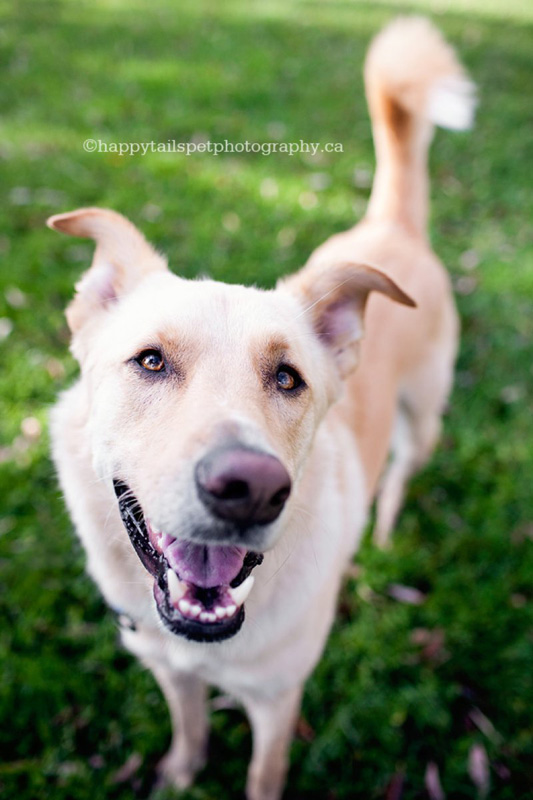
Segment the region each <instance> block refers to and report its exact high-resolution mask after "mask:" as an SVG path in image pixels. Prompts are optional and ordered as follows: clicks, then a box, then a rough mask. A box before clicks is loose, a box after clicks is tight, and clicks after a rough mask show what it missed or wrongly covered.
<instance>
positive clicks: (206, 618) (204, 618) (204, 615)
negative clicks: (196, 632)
mask: <svg viewBox="0 0 533 800" xmlns="http://www.w3.org/2000/svg"><path fill="white" fill-rule="evenodd" d="M209 616H210V615H209V613H208V612H207V611H202V613H201V614H200V622H209Z"/></svg>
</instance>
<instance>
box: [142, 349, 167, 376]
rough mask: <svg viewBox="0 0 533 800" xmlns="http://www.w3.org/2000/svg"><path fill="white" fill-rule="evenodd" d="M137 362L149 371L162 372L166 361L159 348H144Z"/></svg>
mask: <svg viewBox="0 0 533 800" xmlns="http://www.w3.org/2000/svg"><path fill="white" fill-rule="evenodd" d="M137 363H138V364H139V365H140V366H141V367H142V368H143V369H146V370H148V371H149V372H162V371H163V370H164V369H165V362H164V361H163V356H162V355H161V353H160V352H159V350H144V351H143V352H142V353H141V354H140V355H139V356H138V357H137Z"/></svg>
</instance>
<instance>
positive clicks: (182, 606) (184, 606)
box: [178, 598, 191, 614]
mask: <svg viewBox="0 0 533 800" xmlns="http://www.w3.org/2000/svg"><path fill="white" fill-rule="evenodd" d="M178 608H179V610H180V611H181V612H182V614H188V613H189V612H190V610H191V604H190V603H189V601H188V600H186V599H185V598H183V599H182V600H180V601H179V603H178Z"/></svg>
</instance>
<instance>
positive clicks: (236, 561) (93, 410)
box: [48, 208, 413, 641]
mask: <svg viewBox="0 0 533 800" xmlns="http://www.w3.org/2000/svg"><path fill="white" fill-rule="evenodd" d="M48 224H49V225H50V227H52V228H55V229H57V230H60V231H63V232H64V233H68V234H70V235H73V236H86V237H90V238H92V239H94V240H95V241H96V244H97V247H96V251H95V256H94V260H93V263H92V266H91V268H90V269H89V270H88V272H87V273H86V274H85V275H84V276H83V278H82V280H81V281H80V283H79V284H78V286H77V293H76V296H75V298H74V300H73V301H72V303H71V305H70V306H69V308H68V311H67V319H68V323H69V326H70V329H71V331H72V351H73V353H74V355H75V356H76V358H77V359H78V361H79V362H80V365H81V370H82V385H83V386H84V388H85V392H86V402H87V404H88V407H89V409H90V413H89V420H88V426H89V429H88V434H89V436H90V441H91V448H92V454H93V461H94V468H95V470H96V472H97V474H98V476H99V477H100V478H101V479H103V480H107V481H109V485H110V486H111V485H113V486H114V490H115V493H116V496H117V499H118V506H119V510H120V513H121V516H122V519H123V521H124V525H125V529H126V530H127V532H128V534H129V536H130V539H131V542H132V544H133V546H134V548H135V549H136V551H137V554H138V555H139V557H140V559H141V561H142V563H143V564H144V566H145V567H146V569H147V570H148V571H149V572H150V573H151V574H152V575H153V577H154V597H155V602H156V604H157V608H158V611H159V613H160V615H161V618H162V619H163V621H164V622H165V624H166V625H167V626H168V627H169V628H170V629H171V630H172V631H174V632H175V633H179V634H183V635H185V636H187V637H189V638H192V639H196V640H202V641H212V640H217V639H218V640H220V639H224V638H227V637H229V636H231V635H233V634H234V633H235V632H236V631H237V630H238V629H239V628H240V626H241V625H242V622H243V619H244V602H245V600H246V597H247V595H248V593H249V591H250V589H251V586H252V583H253V580H254V578H253V576H252V575H251V572H252V569H253V568H254V567H255V566H256V565H257V564H259V563H260V562H261V559H262V555H261V554H262V552H263V551H265V550H267V549H268V548H270V547H272V546H273V545H274V543H275V542H276V541H277V540H278V538H279V537H280V536H281V534H282V530H283V527H284V524H285V523H286V521H287V520H288V519H289V518H290V516H291V513H292V512H291V508H292V503H293V496H294V487H295V486H296V485H297V484H298V480H299V478H300V475H301V473H302V470H303V468H304V465H305V462H306V458H307V456H308V454H309V452H310V450H311V448H312V445H313V438H314V435H315V431H316V429H317V427H318V425H319V424H320V422H321V420H322V419H323V417H324V415H325V414H326V411H327V410H328V408H329V406H330V405H331V404H332V403H333V402H334V401H335V399H336V398H337V397H338V395H339V393H340V391H341V387H342V379H343V378H344V377H345V376H346V375H347V374H348V373H349V372H351V371H352V370H353V368H354V367H355V366H356V363H357V352H358V343H359V341H360V339H361V336H362V318H363V312H364V307H365V303H366V300H367V297H368V295H369V293H370V292H371V291H372V290H375V291H378V292H382V293H384V294H386V295H388V296H389V297H391V298H392V299H394V300H397V301H399V302H401V303H405V304H407V305H413V303H412V301H411V300H410V298H408V297H407V296H406V295H405V294H404V293H403V292H402V291H401V290H400V289H399V288H398V287H397V286H396V284H394V283H393V281H392V280H390V279H389V278H388V277H386V276H385V275H383V274H382V273H380V272H378V271H376V270H374V269H371V268H369V267H366V266H361V265H353V264H344V265H338V266H331V267H329V268H326V267H317V268H315V269H309V268H308V269H305V270H302V272H300V273H298V274H297V275H295V276H293V277H292V278H290V279H288V280H286V281H284V282H282V283H281V284H280V285H279V286H278V287H277V288H276V289H275V290H274V291H262V290H259V289H257V288H245V287H243V286H235V285H226V284H221V283H216V282H214V281H209V280H197V281H188V280H183V279H181V278H179V277H177V276H176V275H173V274H172V273H171V272H170V271H169V270H168V269H167V265H166V261H165V259H164V258H163V257H162V256H160V255H159V254H158V253H156V252H155V251H154V250H153V249H152V247H151V246H150V245H149V244H148V243H147V242H146V241H145V239H144V238H143V236H142V235H141V234H140V233H139V231H138V230H137V229H136V228H135V227H134V226H133V225H132V224H131V223H130V222H128V221H127V220H126V219H125V218H124V217H122V216H120V215H119V214H117V213H115V212H112V211H107V210H103V209H96V208H93V209H80V210H78V211H74V212H72V213H69V214H62V215H58V216H55V217H52V218H51V219H50V220H49V223H48Z"/></svg>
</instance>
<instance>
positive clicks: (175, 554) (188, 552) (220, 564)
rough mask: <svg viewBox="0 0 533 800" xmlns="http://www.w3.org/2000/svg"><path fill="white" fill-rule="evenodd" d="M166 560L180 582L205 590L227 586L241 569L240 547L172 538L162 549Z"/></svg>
mask: <svg viewBox="0 0 533 800" xmlns="http://www.w3.org/2000/svg"><path fill="white" fill-rule="evenodd" d="M163 552H164V555H165V558H166V559H167V561H168V563H169V564H170V566H171V567H172V569H173V570H174V571H175V572H177V574H178V577H179V578H180V579H181V580H182V581H188V582H189V583H194V584H195V585H196V586H201V587H202V588H204V589H210V588H212V587H213V586H227V585H228V584H229V583H231V581H232V580H233V578H236V577H237V575H238V574H239V572H240V571H241V569H242V564H243V561H244V556H245V555H246V550H244V549H243V548H242V547H218V546H217V545H201V544H194V543H193V542H183V541H179V540H177V539H175V540H174V541H173V542H171V543H170V544H169V545H167V546H166V547H164V549H163Z"/></svg>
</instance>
